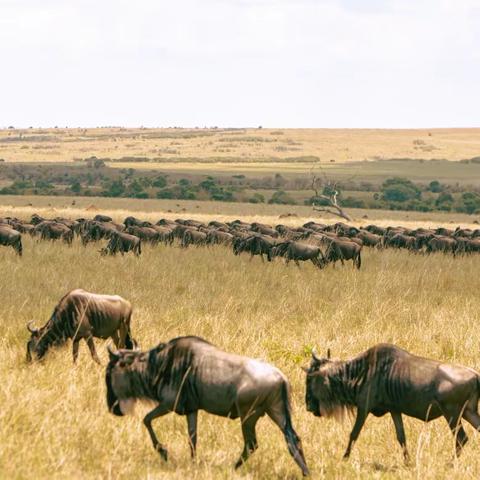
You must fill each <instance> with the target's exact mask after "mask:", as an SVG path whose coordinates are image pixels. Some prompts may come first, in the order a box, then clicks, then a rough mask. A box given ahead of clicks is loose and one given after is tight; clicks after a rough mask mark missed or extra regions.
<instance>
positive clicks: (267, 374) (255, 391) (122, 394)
mask: <svg viewBox="0 0 480 480" xmlns="http://www.w3.org/2000/svg"><path fill="white" fill-rule="evenodd" d="M109 352H110V362H109V364H108V366H107V370H106V384H107V404H108V409H109V411H110V412H112V413H113V414H115V415H118V416H122V415H124V414H125V413H127V412H128V411H129V410H131V407H132V406H133V404H134V402H135V401H136V400H137V399H146V400H151V401H153V402H155V403H157V404H158V405H157V406H156V407H155V408H154V409H153V410H152V411H151V412H150V413H149V414H148V415H146V417H145V418H144V420H143V422H144V424H145V426H146V427H147V430H148V433H149V434H150V438H151V440H152V443H153V446H154V448H155V450H156V451H157V452H158V453H159V454H160V455H161V457H162V458H163V459H164V460H167V457H168V455H167V449H166V448H165V447H164V446H163V445H162V444H161V443H160V442H159V441H158V439H157V436H156V435H155V432H154V431H153V428H152V421H153V420H154V419H155V418H157V417H161V416H163V415H166V414H167V413H170V412H175V413H177V414H179V415H186V417H187V426H188V435H189V443H190V449H191V454H192V457H193V456H195V451H196V443H197V415H198V411H199V410H205V411H206V412H208V413H212V414H214V415H219V416H221V417H228V418H232V419H235V418H240V419H241V423H242V433H243V438H244V442H245V445H244V449H243V452H242V454H241V456H240V458H239V459H238V461H237V463H236V465H235V468H238V467H240V466H241V465H242V464H243V462H245V461H246V460H247V458H248V457H249V456H250V454H251V453H253V451H255V450H256V448H257V439H256V435H255V426H256V423H257V421H258V419H259V418H260V417H262V416H263V415H265V414H267V415H268V416H269V417H270V418H271V419H272V420H273V421H274V422H275V423H276V424H277V425H278V427H279V428H280V429H281V430H282V432H283V434H284V436H285V439H286V441H287V445H288V450H289V451H290V454H291V455H292V456H293V458H294V459H295V461H296V462H297V464H298V465H299V466H300V468H301V469H302V473H303V474H304V475H308V473H309V472H308V467H307V464H306V462H305V458H304V455H303V451H302V446H301V441H300V438H299V437H298V435H297V434H296V432H295V430H294V429H293V425H292V420H291V408H290V402H289V384H288V381H287V379H286V378H285V376H284V375H283V374H282V373H281V372H280V370H278V369H277V368H275V367H273V366H272V365H269V364H268V363H264V362H261V361H259V360H254V359H251V358H248V357H243V356H240V355H235V354H232V353H226V352H223V351H222V350H220V349H218V348H217V347H215V346H214V345H212V344H211V343H209V342H207V341H205V340H203V339H201V338H198V337H179V338H175V339H173V340H170V341H169V342H168V343H160V344H159V345H158V346H157V347H155V348H153V349H151V350H148V351H146V352H141V351H133V352H132V351H119V352H112V351H111V350H110V349H109Z"/></svg>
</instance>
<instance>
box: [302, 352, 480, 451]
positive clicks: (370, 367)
mask: <svg viewBox="0 0 480 480" xmlns="http://www.w3.org/2000/svg"><path fill="white" fill-rule="evenodd" d="M306 371H307V391H306V405H307V410H308V411H309V412H312V413H313V414H314V415H316V416H330V415H335V414H338V413H341V412H343V411H345V410H347V411H348V410H353V409H356V411H357V413H356V420H355V424H354V426H353V430H352V432H351V434H350V440H349V442H348V447H347V450H346V451H345V455H344V457H345V458H347V457H348V456H349V455H350V452H351V449H352V446H353V444H354V442H355V441H356V440H357V438H358V435H359V434H360V431H361V429H362V427H363V424H364V422H365V420H366V418H367V416H368V414H369V413H372V414H373V415H375V416H376V417H381V416H383V415H385V414H386V413H390V415H391V416H392V420H393V423H394V425H395V430H396V434H397V440H398V442H399V443H400V445H401V447H402V449H403V454H404V457H405V459H406V460H408V451H407V444H406V440H405V432H404V429H403V421H402V414H403V415H407V416H409V417H414V418H418V419H419V420H424V421H427V422H429V421H431V420H434V419H436V418H439V417H441V416H443V417H444V418H445V419H446V420H447V423H448V425H449V427H450V429H451V430H452V433H453V434H454V436H455V443H456V453H457V455H459V454H460V451H461V449H462V446H463V445H464V444H465V443H466V442H467V440H468V438H467V435H466V433H465V431H464V429H463V427H462V424H461V421H462V418H463V419H465V420H466V421H467V422H469V423H470V424H471V425H473V426H474V427H475V428H476V429H477V430H480V416H479V414H478V410H477V404H478V399H479V394H480V376H479V374H478V373H477V372H476V371H474V370H472V369H471V368H468V367H462V366H457V365H451V364H447V363H443V362H439V361H436V360H430V359H427V358H422V357H418V356H416V355H412V354H411V353H408V352H406V351H405V350H402V349H401V348H399V347H397V346H395V345H389V344H378V345H376V346H374V347H372V348H370V349H368V350H367V351H365V352H364V353H361V354H360V355H358V356H357V357H355V358H353V359H352V360H348V361H339V360H336V361H332V360H330V358H329V355H327V358H319V357H317V356H316V354H315V353H313V354H312V361H311V364H310V367H309V368H308V370H306Z"/></svg>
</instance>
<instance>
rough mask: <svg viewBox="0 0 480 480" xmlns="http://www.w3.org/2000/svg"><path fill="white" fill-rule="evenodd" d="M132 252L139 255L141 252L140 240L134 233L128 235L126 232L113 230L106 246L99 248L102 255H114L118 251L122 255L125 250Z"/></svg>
mask: <svg viewBox="0 0 480 480" xmlns="http://www.w3.org/2000/svg"><path fill="white" fill-rule="evenodd" d="M130 251H131V252H133V254H134V255H135V256H137V257H138V256H139V255H140V254H141V253H142V241H141V240H140V239H139V238H138V237H136V236H135V235H129V234H128V233H123V232H115V233H113V234H112V236H111V237H110V240H109V242H108V243H107V246H106V247H104V248H102V249H101V250H100V253H101V254H102V255H107V254H109V255H116V254H117V253H118V252H120V253H121V254H122V256H123V255H124V254H125V253H127V252H130Z"/></svg>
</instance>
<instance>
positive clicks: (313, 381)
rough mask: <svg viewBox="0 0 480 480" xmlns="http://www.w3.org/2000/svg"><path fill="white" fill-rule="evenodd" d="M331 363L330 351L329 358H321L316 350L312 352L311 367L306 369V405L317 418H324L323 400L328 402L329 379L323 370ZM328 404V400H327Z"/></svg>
mask: <svg viewBox="0 0 480 480" xmlns="http://www.w3.org/2000/svg"><path fill="white" fill-rule="evenodd" d="M329 363H330V350H328V353H327V358H321V357H319V356H318V355H317V354H316V352H315V350H313V351H312V360H311V362H310V366H309V367H308V368H307V367H304V371H305V373H306V374H307V387H306V394H305V404H306V407H307V411H308V412H311V413H313V414H314V415H315V416H316V417H320V416H322V414H323V412H324V411H325V409H324V408H322V400H323V399H325V400H327V398H328V394H329V388H328V379H327V378H326V377H325V376H324V375H323V372H322V370H323V368H324V367H325V366H326V365H327V364H329ZM327 403H329V402H328V400H327Z"/></svg>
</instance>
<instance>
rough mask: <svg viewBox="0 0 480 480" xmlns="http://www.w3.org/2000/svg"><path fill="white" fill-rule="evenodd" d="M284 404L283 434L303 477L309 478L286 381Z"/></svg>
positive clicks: (283, 394)
mask: <svg viewBox="0 0 480 480" xmlns="http://www.w3.org/2000/svg"><path fill="white" fill-rule="evenodd" d="M282 403H283V406H284V408H285V412H284V415H285V429H284V432H283V433H284V435H285V440H286V441H287V446H288V451H289V452H290V454H291V455H292V457H293V458H294V459H295V461H296V462H297V464H298V466H299V467H300V468H301V469H302V473H303V476H307V475H309V470H308V466H307V462H306V461H305V455H304V453H303V449H302V442H301V440H300V437H299V436H298V435H297V432H296V431H295V429H294V428H293V424H292V407H291V405H290V395H289V388H288V383H287V381H286V380H284V381H283V383H282Z"/></svg>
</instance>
